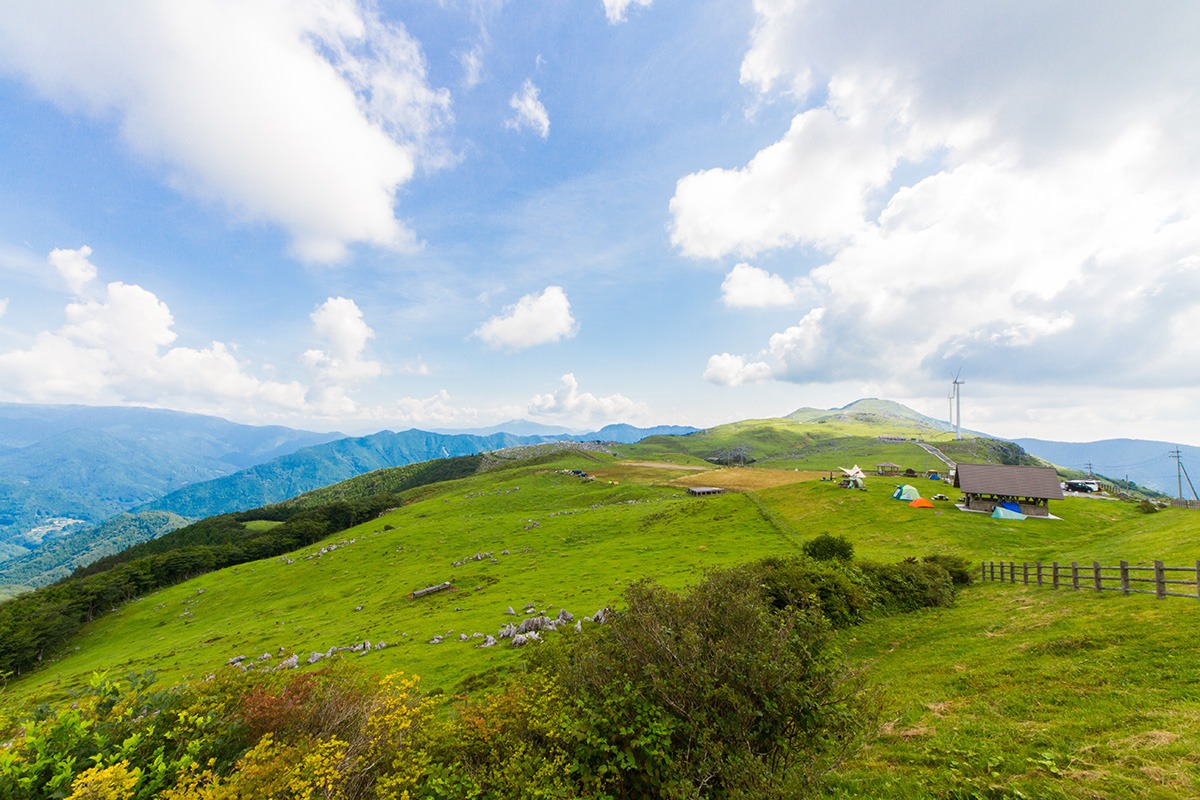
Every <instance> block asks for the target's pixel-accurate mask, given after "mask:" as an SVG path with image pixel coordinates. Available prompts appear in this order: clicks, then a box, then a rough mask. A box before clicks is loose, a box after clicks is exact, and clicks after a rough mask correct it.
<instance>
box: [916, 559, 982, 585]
mask: <svg viewBox="0 0 1200 800" xmlns="http://www.w3.org/2000/svg"><path fill="white" fill-rule="evenodd" d="M921 560H922V561H924V562H925V563H926V564H937V565H938V566H939V567H941V568H942V569H944V570H946V572H949V573H950V580H951V581H953V583H954V585H955V586H970V585H971V582H972V581H973V580H974V579H975V570H974V569H972V567H973V566H974V565H973V564H972V563H971V562H970V561H968V560H967V559H965V558H963V557H962V556H952V555H948V554H945V553H936V554H932V555H928V556H925V558H923V559H921Z"/></svg>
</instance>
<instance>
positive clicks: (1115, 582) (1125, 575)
mask: <svg viewBox="0 0 1200 800" xmlns="http://www.w3.org/2000/svg"><path fill="white" fill-rule="evenodd" d="M1147 573H1149V574H1147ZM1179 573H1185V574H1186V575H1187V577H1186V578H1180V577H1175V576H1178V575H1179ZM980 577H981V578H982V580H985V581H997V580H998V581H1000V582H1001V583H1005V582H1007V583H1024V584H1025V585H1026V586H1029V585H1031V584H1032V585H1037V586H1051V587H1053V588H1055V589H1058V588H1060V587H1064V586H1065V587H1068V588H1071V589H1080V588H1086V589H1094V590H1096V591H1097V592H1120V593H1121V594H1152V595H1154V596H1155V597H1157V598H1158V599H1159V600H1165V599H1166V598H1168V597H1188V598H1191V599H1193V600H1200V560H1198V561H1196V566H1194V567H1167V566H1164V565H1163V562H1161V561H1155V562H1154V566H1143V565H1137V564H1133V565H1131V564H1130V563H1129V562H1128V561H1122V562H1121V563H1120V564H1119V565H1118V566H1115V567H1105V566H1102V565H1101V564H1100V562H1099V561H1093V562H1092V563H1091V565H1090V566H1088V565H1084V566H1080V564H1079V562H1078V561H1072V562H1071V563H1070V565H1066V564H1059V563H1058V562H1057V561H1053V562H1051V563H1049V564H1045V563H1043V562H1041V561H1035V562H1033V563H1032V564H1030V563H1029V562H1027V561H1023V562H1021V563H1020V564H1018V563H1017V562H1015V561H984V562H981V563H980ZM1143 584H1153V588H1139V587H1140V586H1141V585H1143ZM1183 587H1189V588H1190V590H1189V591H1187V592H1181V591H1174V590H1176V589H1181V588H1183Z"/></svg>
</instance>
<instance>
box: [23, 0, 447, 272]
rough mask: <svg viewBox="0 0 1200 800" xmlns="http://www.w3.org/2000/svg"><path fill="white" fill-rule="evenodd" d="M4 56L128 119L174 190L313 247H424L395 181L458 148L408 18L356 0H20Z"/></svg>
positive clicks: (322, 250) (133, 138) (76, 103)
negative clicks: (450, 139) (400, 204)
mask: <svg viewBox="0 0 1200 800" xmlns="http://www.w3.org/2000/svg"><path fill="white" fill-rule="evenodd" d="M0 69H5V70H6V71H8V72H11V73H16V74H19V75H21V76H23V77H24V78H25V79H27V80H28V81H29V82H31V83H32V84H33V85H34V86H36V87H37V89H38V90H39V91H40V92H42V93H43V94H44V95H46V96H47V97H48V98H50V99H51V100H52V101H53V102H54V103H56V104H57V105H58V106H60V107H61V108H63V109H65V110H68V111H84V112H87V113H90V114H92V115H93V116H96V117H99V118H102V119H108V118H115V119H116V120H117V121H118V122H119V126H120V131H121V137H122V139H123V140H124V141H125V143H126V144H127V145H128V146H129V147H130V148H131V149H132V150H133V151H134V152H135V153H136V154H137V155H138V156H140V157H142V158H144V159H148V160H149V161H151V162H153V163H158V164H161V165H163V166H164V167H165V168H166V171H167V173H168V176H169V182H170V183H171V185H172V186H174V187H175V188H176V189H178V190H179V191H181V192H183V193H186V194H188V195H191V196H193V197H196V198H199V199H201V200H205V201H210V200H212V201H217V202H219V203H221V204H223V205H224V206H226V207H227V208H228V209H229V210H230V211H231V212H232V213H233V214H234V215H235V216H236V217H238V218H239V219H242V220H247V221H258V220H265V221H269V222H271V223H274V224H277V225H279V226H281V227H282V228H284V229H285V230H286V231H287V232H288V233H289V234H290V236H291V238H292V250H293V252H294V253H295V254H296V255H298V256H299V257H301V258H303V259H305V260H309V261H333V260H337V259H339V258H341V257H342V256H343V255H344V254H345V250H346V246H347V245H348V244H351V243H356V242H362V243H367V244H372V245H377V246H382V247H387V248H406V247H410V246H412V245H413V242H414V237H413V234H412V232H411V231H409V230H408V229H407V228H406V227H405V226H404V225H403V224H402V223H401V222H400V221H399V220H398V219H397V218H396V215H395V212H394V208H393V205H394V202H395V198H396V192H397V190H398V188H399V187H400V186H402V185H403V184H405V183H406V182H407V181H408V180H409V179H410V178H411V177H412V175H413V173H414V171H415V169H416V167H417V165H418V164H423V165H426V166H437V165H439V164H440V163H444V161H445V156H444V154H443V153H442V151H441V149H440V146H439V145H438V143H437V141H436V138H435V137H436V132H437V131H438V129H439V128H440V127H441V126H443V125H444V124H446V122H447V121H448V120H449V119H450V99H449V94H448V93H447V92H446V91H445V90H438V89H434V88H432V87H431V86H429V84H428V82H427V78H426V71H425V63H424V59H423V57H422V54H421V51H420V47H419V45H418V43H417V42H416V40H414V39H413V38H412V37H411V36H410V35H409V34H408V32H407V31H406V30H405V29H404V28H403V27H402V26H400V25H398V24H393V23H387V22H384V21H381V20H380V19H379V17H378V15H377V14H376V13H375V12H374V11H373V10H371V9H370V8H364V7H362V6H360V5H359V4H358V3H357V2H355V0H327V1H326V2H307V3H279V2H271V1H270V0H258V1H257V2H234V1H233V0H218V1H217V2H212V3H204V4H178V3H166V4H164V3H158V2H152V0H135V1H134V2H127V3H122V4H121V6H120V8H110V7H105V6H101V5H97V4H90V3H71V2H65V0H57V1H55V0H39V2H18V3H16V4H10V5H8V6H7V7H6V8H5V13H4V14H3V15H0Z"/></svg>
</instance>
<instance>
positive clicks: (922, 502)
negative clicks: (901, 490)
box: [909, 497, 933, 508]
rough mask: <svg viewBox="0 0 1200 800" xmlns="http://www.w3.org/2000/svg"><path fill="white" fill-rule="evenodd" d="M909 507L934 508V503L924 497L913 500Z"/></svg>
mask: <svg viewBox="0 0 1200 800" xmlns="http://www.w3.org/2000/svg"><path fill="white" fill-rule="evenodd" d="M909 505H910V506H912V507H913V508H933V503H931V502H929V501H928V500H926V499H925V498H924V497H918V498H917V499H916V500H913V501H912V502H911V503H909Z"/></svg>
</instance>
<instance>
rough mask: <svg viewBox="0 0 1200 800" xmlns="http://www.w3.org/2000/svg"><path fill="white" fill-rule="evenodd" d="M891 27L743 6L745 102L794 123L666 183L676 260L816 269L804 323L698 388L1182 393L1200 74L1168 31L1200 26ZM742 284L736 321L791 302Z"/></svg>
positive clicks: (1028, 20) (1198, 60)
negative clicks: (777, 260)
mask: <svg viewBox="0 0 1200 800" xmlns="http://www.w3.org/2000/svg"><path fill="white" fill-rule="evenodd" d="M888 8H889V7H888V6H886V4H880V5H878V7H876V8H874V9H871V8H866V9H864V8H856V9H854V10H853V11H851V10H848V9H845V8H844V7H842V6H839V5H837V4H834V3H825V2H821V0H812V2H808V3H803V4H799V3H795V2H791V0H757V2H756V3H755V10H756V12H757V15H758V22H757V25H756V27H755V30H754V32H753V35H752V40H751V47H750V49H749V51H748V52H747V54H746V56H745V58H744V60H743V63H742V74H741V77H742V81H743V82H744V83H745V84H746V85H747V86H748V87H750V88H752V89H755V90H757V91H758V92H759V94H760V102H794V103H797V104H798V105H799V106H800V110H799V111H798V112H797V113H796V114H795V115H794V117H793V119H792V122H791V125H790V126H789V128H788V130H787V131H786V132H785V133H784V134H783V135H782V137H781V138H780V140H779V141H778V142H776V143H775V144H772V145H770V146H768V147H766V148H764V149H763V150H762V151H760V152H759V153H758V154H756V155H755V156H754V157H753V158H751V159H750V160H749V161H748V162H747V163H746V164H745V166H742V167H737V168H733V169H710V170H704V171H700V172H697V173H694V174H692V175H688V176H685V177H684V178H682V179H681V180H680V181H679V182H678V184H677V186H676V192H675V196H674V198H673V199H672V201H671V213H672V223H671V235H672V240H673V242H674V243H675V245H676V246H677V247H678V248H679V250H680V251H681V252H683V253H684V254H686V255H689V256H693V257H697V258H719V257H726V256H729V255H735V254H736V255H752V254H755V253H762V252H766V251H772V250H774V251H779V250H789V249H790V250H797V251H802V252H803V253H805V254H806V257H808V258H811V256H813V255H815V257H816V259H819V260H818V261H817V264H818V265H817V266H816V267H815V268H812V269H811V271H810V272H809V274H808V275H807V276H806V278H807V283H806V284H805V286H806V292H805V297H804V300H803V303H804V305H805V306H808V307H809V308H807V309H806V310H805V311H804V312H803V313H802V314H801V316H800V319H799V320H798V321H797V323H796V324H795V325H793V326H791V327H789V328H787V329H786V330H783V331H780V332H778V333H776V334H775V335H773V336H772V337H770V340H769V342H768V343H767V344H766V346H765V347H764V348H763V350H762V351H761V352H759V353H751V354H743V355H737V354H730V353H723V354H720V355H716V356H713V358H712V359H710V361H709V365H708V369H707V370H706V373H705V374H706V377H708V378H709V380H713V381H715V382H718V383H728V384H735V383H737V382H740V381H744V380H748V379H750V378H748V377H744V375H746V374H747V372H748V373H749V375H752V376H753V377H754V379H762V377H763V373H764V372H767V373H768V376H769V377H771V378H775V379H780V380H788V381H796V382H813V381H816V382H833V381H842V380H861V379H871V378H879V379H892V378H906V379H907V380H909V381H910V382H911V380H913V376H925V377H932V376H937V378H938V379H939V380H940V379H941V376H942V375H943V374H944V373H946V372H947V370H948V368H949V365H950V364H954V365H959V364H964V363H966V364H969V365H970V369H972V370H974V371H975V373H976V374H986V375H988V376H989V379H994V380H997V381H1007V382H1009V383H1010V384H1012V385H1021V384H1028V383H1035V382H1036V383H1039V384H1045V383H1047V382H1049V383H1056V382H1057V383H1063V384H1068V383H1073V384H1075V385H1079V384H1087V385H1108V386H1120V385H1123V384H1128V385H1132V383H1136V382H1148V381H1153V382H1155V384H1156V385H1162V386H1180V385H1183V384H1185V383H1186V382H1187V378H1185V377H1183V376H1182V375H1181V374H1180V370H1178V368H1177V367H1172V366H1170V365H1171V364H1172V363H1174V364H1176V365H1177V364H1179V363H1184V362H1183V359H1184V358H1185V356H1186V355H1188V353H1189V352H1190V351H1189V348H1191V349H1193V350H1194V349H1195V346H1194V345H1192V344H1190V342H1192V341H1194V339H1195V337H1187V336H1180V335H1179V332H1180V331H1183V330H1185V329H1186V328H1187V325H1188V324H1189V323H1188V322H1187V320H1188V319H1190V318H1194V317H1193V316H1192V315H1194V314H1196V313H1197V309H1198V308H1200V263H1198V262H1197V259H1196V257H1195V253H1196V252H1198V249H1200V162H1198V161H1197V159H1196V156H1195V154H1196V153H1197V152H1200V105H1197V104H1196V103H1195V102H1194V100H1195V96H1196V95H1195V89H1194V87H1193V86H1191V85H1190V81H1189V78H1188V77H1187V76H1190V75H1192V74H1195V73H1196V72H1197V70H1200V55H1198V53H1197V51H1196V49H1195V48H1194V47H1193V46H1192V45H1191V44H1190V43H1189V41H1188V38H1187V37H1186V36H1183V35H1181V34H1180V32H1179V31H1180V30H1182V29H1188V30H1194V29H1195V28H1196V26H1197V24H1200V10H1198V9H1193V8H1191V7H1188V9H1187V10H1182V9H1181V8H1172V9H1165V8H1163V9H1155V10H1152V11H1150V12H1149V13H1143V11H1142V10H1141V9H1138V10H1134V9H1131V8H1123V7H1119V6H1106V7H1102V8H1099V7H1098V8H1095V9H1092V12H1094V13H1092V12H1088V19H1089V21H1088V24H1087V25H1080V24H1079V14H1080V13H1081V9H1080V8H1078V7H1068V6H1063V7H1058V6H1055V7H1047V6H1021V7H1012V8H1008V9H1006V11H1005V12H1004V13H1003V14H1000V15H996V14H992V13H990V12H988V11H987V10H986V9H984V8H982V7H976V6H970V5H957V6H950V7H939V8H936V9H934V8H932V7H931V8H929V9H928V10H927V11H926V12H924V13H913V14H906V15H903V16H901V17H898V16H896V15H895V14H894V13H889V12H888ZM930 15H936V19H933V18H932V16H930ZM1149 41H1153V42H1155V43H1156V44H1155V46H1154V47H1152V48H1149V51H1152V52H1149V51H1147V49H1146V48H1144V47H1143V46H1142V44H1143V43H1145V42H1149ZM754 269H755V268H752V267H743V265H739V267H737V268H735V269H734V271H733V272H731V273H730V274H729V275H728V276H727V278H726V281H725V283H724V284H723V286H722V293H723V297H724V299H725V302H726V303H727V304H730V305H742V306H753V305H755V304H756V303H758V302H760V301H761V300H762V299H763V298H765V297H768V296H772V293H771V290H770V288H769V287H774V290H775V295H774V296H782V295H780V294H778V292H779V290H780V286H781V284H782V283H783V281H782V278H779V277H778V276H772V275H770V274H768V273H766V272H765V271H762V270H756V271H751V270H754ZM785 285H786V284H785ZM791 288H795V284H793V285H792V287H791Z"/></svg>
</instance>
